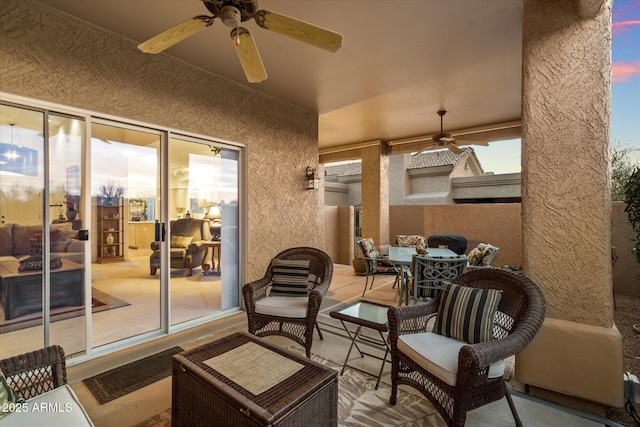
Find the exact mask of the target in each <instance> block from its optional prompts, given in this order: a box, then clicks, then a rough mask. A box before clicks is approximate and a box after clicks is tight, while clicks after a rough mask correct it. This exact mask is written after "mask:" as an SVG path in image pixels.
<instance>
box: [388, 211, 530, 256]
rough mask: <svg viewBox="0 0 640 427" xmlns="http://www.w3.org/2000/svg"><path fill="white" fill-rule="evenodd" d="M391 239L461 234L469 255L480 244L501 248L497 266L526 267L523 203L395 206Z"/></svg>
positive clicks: (390, 215) (390, 229)
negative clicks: (404, 236) (465, 241)
mask: <svg viewBox="0 0 640 427" xmlns="http://www.w3.org/2000/svg"><path fill="white" fill-rule="evenodd" d="M389 223H390V225H389V239H390V241H391V242H395V236H396V234H422V235H424V236H425V237H429V236H430V235H431V234H459V235H461V236H464V237H466V238H467V252H468V251H469V250H471V249H472V248H473V247H475V246H476V245H477V244H478V243H480V242H484V243H491V244H492V245H495V246H497V247H499V248H500V251H499V252H498V255H497V256H496V258H495V259H494V261H493V265H496V266H504V265H513V266H521V265H522V231H521V230H522V221H521V206H520V204H519V203H505V204H469V205H437V206H391V207H390V208H389Z"/></svg>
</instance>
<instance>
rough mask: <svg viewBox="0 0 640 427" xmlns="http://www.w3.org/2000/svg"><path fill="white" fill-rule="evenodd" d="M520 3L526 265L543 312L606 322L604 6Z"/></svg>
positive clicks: (609, 317) (607, 32) (607, 41)
mask: <svg viewBox="0 0 640 427" xmlns="http://www.w3.org/2000/svg"><path fill="white" fill-rule="evenodd" d="M607 3H609V4H607V5H606V6H605V7H603V9H602V10H601V12H600V13H599V14H598V15H597V16H596V17H595V18H588V19H582V20H581V19H580V18H579V17H578V16H577V15H576V8H575V5H576V2H575V1H573V0H562V1H554V2H548V1H546V0H527V1H525V3H524V14H523V16H524V19H523V77H522V85H523V94H524V95H523V98H522V99H523V103H522V205H523V208H524V209H523V218H524V219H523V241H524V248H525V257H524V259H525V266H524V267H525V272H526V273H527V275H528V276H529V277H531V279H532V280H533V281H534V282H536V283H537V284H538V285H539V286H540V287H541V288H542V289H543V291H544V292H545V296H546V297H547V315H548V316H549V317H555V318H558V319H564V320H569V321H574V322H579V323H585V324H589V325H596V326H603V327H611V326H612V325H613V298H612V292H611V288H612V283H611V241H610V240H611V239H610V236H611V218H610V212H611V210H610V194H611V193H610V187H609V171H608V164H609V122H610V119H609V115H610V110H611V80H610V79H611V77H610V76H611V28H610V26H611V6H610V2H607Z"/></svg>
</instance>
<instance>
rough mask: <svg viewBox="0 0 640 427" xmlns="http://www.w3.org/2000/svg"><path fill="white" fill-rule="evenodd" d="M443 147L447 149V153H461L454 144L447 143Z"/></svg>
mask: <svg viewBox="0 0 640 427" xmlns="http://www.w3.org/2000/svg"><path fill="white" fill-rule="evenodd" d="M445 147H446V148H448V149H449V151H451V152H452V153H454V154H460V153H462V149H461V148H460V147H458V146H457V145H456V144H454V143H448V144H447V145H446V146H445Z"/></svg>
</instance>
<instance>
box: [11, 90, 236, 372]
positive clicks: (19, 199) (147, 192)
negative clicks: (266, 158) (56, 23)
mask: <svg viewBox="0 0 640 427" xmlns="http://www.w3.org/2000/svg"><path fill="white" fill-rule="evenodd" d="M38 105H39V104H38ZM76 113H77V114H76ZM241 154H242V149H241V148H240V147H238V146H234V145H232V144H230V143H222V142H219V141H216V140H214V139H211V138H205V137H202V136H193V135H186V134H183V133H178V132H173V131H171V130H167V129H155V128H153V127H151V126H149V127H146V126H142V125H140V124H132V123H125V122H124V121H116V120H113V119H106V118H96V117H92V116H91V114H89V113H86V112H80V111H78V112H76V111H75V110H73V109H55V108H54V109H51V108H50V107H49V106H39V107H35V106H25V105H19V104H14V103H10V102H5V100H4V99H3V101H2V103H1V104H0V341H1V345H0V358H4V357H9V356H13V355H16V354H20V353H24V352H27V351H31V350H35V349H37V348H40V347H43V346H46V345H50V344H59V345H61V346H62V347H63V348H64V350H65V353H66V354H67V355H68V356H76V357H77V358H78V359H77V360H80V359H81V358H83V357H87V356H88V357H92V356H93V355H95V354H105V353H108V352H111V351H114V350H117V349H121V348H124V347H127V346H130V345H133V344H136V343H139V342H143V341H145V340H148V339H151V338H155V337H158V336H161V335H164V334H168V333H171V332H173V331H178V330H181V329H185V328H188V327H191V326H194V325H196V324H201V323H203V322H206V321H210V320H212V319H215V318H217V317H222V316H224V315H226V314H228V313H230V312H234V311H238V310H239V309H240V293H239V289H240V285H239V284H240V281H241V279H240V261H239V260H240V254H241V252H242V248H241V245H240V242H241V239H240V234H241V228H240V210H239V208H240V203H239V201H240V200H241V197H240V194H241V193H240V176H241V171H240V169H241V161H240V160H241Z"/></svg>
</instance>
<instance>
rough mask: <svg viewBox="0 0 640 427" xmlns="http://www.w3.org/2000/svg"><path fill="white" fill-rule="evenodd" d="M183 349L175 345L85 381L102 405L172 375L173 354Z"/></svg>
mask: <svg viewBox="0 0 640 427" xmlns="http://www.w3.org/2000/svg"><path fill="white" fill-rule="evenodd" d="M182 351H184V350H182V348H180V347H173V348H170V349H168V350H165V351H163V352H160V353H157V354H154V355H151V356H148V357H145V358H143V359H139V360H136V361H135V362H131V363H129V364H127V365H123V366H120V367H118V368H115V369H111V370H110V371H107V372H103V373H102V374H99V375H96V376H94V377H91V378H87V379H85V380H83V382H84V384H85V385H86V386H87V387H88V388H89V390H91V393H93V395H94V396H95V397H96V399H98V402H100V404H101V405H102V404H104V403H107V402H110V401H112V400H113V399H116V398H118V397H121V396H124V395H125V394H128V393H131V392H132V391H136V390H138V389H140V388H142V387H145V386H147V385H149V384H152V383H154V382H156V381H159V380H161V379H163V378H166V377H168V376H169V375H171V364H172V360H173V355H174V354H178V353H181V352H182Z"/></svg>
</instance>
